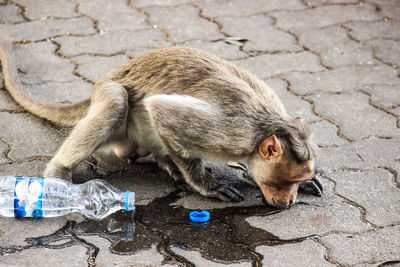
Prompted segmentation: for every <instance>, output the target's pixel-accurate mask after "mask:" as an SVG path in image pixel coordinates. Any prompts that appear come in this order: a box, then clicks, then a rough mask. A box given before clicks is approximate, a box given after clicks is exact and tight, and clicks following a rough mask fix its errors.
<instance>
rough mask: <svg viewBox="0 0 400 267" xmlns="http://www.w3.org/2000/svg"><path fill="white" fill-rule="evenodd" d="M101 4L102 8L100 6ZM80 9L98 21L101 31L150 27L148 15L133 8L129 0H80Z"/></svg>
mask: <svg viewBox="0 0 400 267" xmlns="http://www.w3.org/2000/svg"><path fill="white" fill-rule="evenodd" d="M99 6H101V8H99ZM79 11H80V12H81V13H83V14H85V15H88V16H89V17H90V18H93V19H95V20H96V21H97V26H98V28H99V29H100V30H101V31H112V30H140V29H146V28H150V26H149V25H148V24H147V21H146V20H147V17H146V16H145V15H144V14H142V13H140V12H138V11H136V10H135V9H134V8H131V7H130V6H129V5H128V4H127V1H124V0H115V1H112V2H110V1H107V0H100V1H90V0H80V1H79Z"/></svg>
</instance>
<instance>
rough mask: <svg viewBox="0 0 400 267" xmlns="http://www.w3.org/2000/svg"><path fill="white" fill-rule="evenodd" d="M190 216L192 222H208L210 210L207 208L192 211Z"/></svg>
mask: <svg viewBox="0 0 400 267" xmlns="http://www.w3.org/2000/svg"><path fill="white" fill-rule="evenodd" d="M189 216H190V220H191V221H192V222H207V221H209V220H210V212H209V211H206V210H203V211H192V212H191V213H190V214H189Z"/></svg>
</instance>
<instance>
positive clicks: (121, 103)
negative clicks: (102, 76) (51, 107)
mask: <svg viewBox="0 0 400 267" xmlns="http://www.w3.org/2000/svg"><path fill="white" fill-rule="evenodd" d="M127 112H128V94H127V92H126V90H125V88H124V87H122V86H121V85H120V84H118V83H115V82H112V81H108V82H103V83H99V84H95V86H94V88H93V94H92V99H91V104H90V108H89V111H88V114H87V115H86V117H85V118H83V119H82V120H81V121H79V122H78V124H77V125H76V126H75V128H74V129H73V131H72V132H71V134H70V135H69V137H68V138H67V139H66V140H65V141H64V143H63V145H62V146H61V148H60V149H59V151H58V152H57V154H56V155H55V156H54V157H53V159H52V160H51V161H50V162H49V163H48V165H47V167H46V170H45V171H44V176H45V177H57V178H63V179H67V180H71V176H72V171H73V170H74V169H75V167H76V166H77V165H78V164H79V163H80V162H81V161H82V160H83V159H85V158H87V157H88V156H89V155H91V154H92V153H93V152H94V151H95V150H96V149H98V148H99V147H100V146H102V145H104V144H106V143H107V141H109V140H110V138H111V137H113V135H116V133H118V132H120V131H121V130H123V129H124V127H125V123H126V116H127Z"/></svg>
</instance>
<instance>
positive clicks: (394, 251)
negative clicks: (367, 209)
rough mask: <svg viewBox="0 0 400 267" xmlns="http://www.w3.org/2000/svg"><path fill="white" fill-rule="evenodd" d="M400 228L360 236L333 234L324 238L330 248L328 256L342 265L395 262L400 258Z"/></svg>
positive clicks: (323, 241) (380, 230) (388, 228)
mask: <svg viewBox="0 0 400 267" xmlns="http://www.w3.org/2000/svg"><path fill="white" fill-rule="evenodd" d="M399 240H400V226H391V227H385V228H383V229H379V230H375V231H372V232H365V233H360V234H353V235H352V237H349V235H348V234H333V235H329V236H325V237H322V239H321V241H322V243H323V244H325V245H326V246H328V248H329V252H328V255H329V257H330V258H331V259H333V260H334V261H336V262H338V263H340V264H341V265H346V266H349V265H354V264H360V265H361V266H365V265H364V264H367V263H377V264H375V266H377V265H378V263H381V262H388V261H391V260H393V261H395V260H398V259H399V258H400V242H399Z"/></svg>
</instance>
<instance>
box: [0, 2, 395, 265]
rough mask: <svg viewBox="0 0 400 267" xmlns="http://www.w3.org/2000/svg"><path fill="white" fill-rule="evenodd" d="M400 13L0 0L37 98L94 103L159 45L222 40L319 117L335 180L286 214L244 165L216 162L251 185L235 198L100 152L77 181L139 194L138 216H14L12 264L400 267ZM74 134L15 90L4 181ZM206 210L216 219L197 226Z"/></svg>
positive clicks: (290, 100)
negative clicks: (25, 104)
mask: <svg viewBox="0 0 400 267" xmlns="http://www.w3.org/2000/svg"><path fill="white" fill-rule="evenodd" d="M399 18H400V3H399V1H398V0H382V1H378V0H366V1H357V0H318V1H314V0H289V1H283V0H282V1H278V0H276V1H270V0H246V1H241V0H230V1H228V0H194V1H190V0H165V1H158V0H154V1H147V0H146V1H145V0H131V1H124V0H115V1H106V0H100V1H91V0H85V1H70V0H40V1H29V0H13V1H9V0H0V33H2V32H5V33H7V35H9V36H10V37H11V38H12V39H13V41H14V42H15V46H16V56H17V58H18V69H19V75H20V77H21V79H22V82H23V84H24V86H25V90H26V91H27V92H29V93H30V94H31V95H34V96H35V97H37V98H39V99H41V100H45V101H53V102H72V101H76V100H80V99H83V98H85V97H88V96H89V95H90V92H91V86H92V84H93V83H94V81H96V80H97V79H99V78H100V77H101V76H102V75H104V74H105V73H107V72H108V71H109V70H111V69H113V68H115V67H117V66H119V65H121V64H123V63H125V62H127V61H128V60H129V59H131V58H133V57H135V56H137V55H140V54H142V53H145V52H146V51H149V50H152V49H155V48H160V47H169V46H174V45H175V46H176V45H180V46H187V47H193V48H197V49H202V50H206V51H209V52H211V53H214V54H216V55H218V56H220V57H222V58H224V59H227V60H229V61H231V62H233V63H235V64H237V65H239V66H242V67H245V68H246V69H248V70H250V71H252V72H253V73H255V74H256V75H258V76H259V77H260V78H262V79H264V80H265V82H266V83H267V84H269V85H270V86H271V87H272V88H273V89H274V90H275V92H276V93H277V94H278V95H279V97H280V98H281V99H282V101H283V102H284V104H285V106H286V108H287V109H288V112H289V113H290V114H291V115H293V116H302V117H304V118H305V119H306V120H307V121H309V122H310V123H311V124H312V126H313V128H314V130H315V135H314V137H315V141H316V143H317V144H318V146H319V148H320V156H319V158H318V163H317V164H318V169H319V172H320V174H321V177H322V180H323V182H324V185H325V191H324V195H323V196H322V197H316V196H313V195H308V194H300V195H299V198H298V201H297V204H296V205H295V206H293V207H291V208H290V209H282V210H280V209H275V208H271V207H267V206H265V205H263V203H262V200H261V193H260V191H259V190H258V189H257V188H255V187H253V186H252V185H251V184H249V183H248V182H247V180H248V179H249V178H250V179H251V177H250V174H249V173H248V172H246V171H245V170H243V169H242V168H241V167H240V165H239V166H238V165H237V164H233V165H232V164H231V165H227V164H211V163H210V168H212V169H213V172H214V173H215V174H216V175H217V177H218V178H219V180H220V182H222V183H228V182H230V183H234V185H235V187H237V188H238V189H240V190H241V191H242V192H243V194H244V195H245V200H244V201H243V202H241V203H222V202H218V201H215V200H212V199H205V198H203V197H201V196H199V195H196V194H192V193H189V192H186V191H182V190H181V189H179V188H177V187H176V186H175V185H174V184H173V183H172V181H171V179H169V177H168V176H167V175H166V174H165V173H164V172H163V171H160V170H159V169H158V167H157V166H156V164H155V163H154V162H152V160H151V158H148V159H143V160H141V161H140V162H138V163H136V164H134V165H133V166H130V165H128V164H126V163H124V162H121V161H119V160H118V159H116V158H114V157H112V156H110V155H105V154H103V153H101V152H98V153H96V154H95V155H93V157H91V158H89V159H88V160H87V161H85V162H83V163H82V164H81V165H80V166H79V168H78V169H77V171H76V173H75V175H74V177H73V179H74V182H76V183H82V182H85V181H87V180H89V179H93V178H101V179H105V180H107V181H108V182H110V183H112V184H113V185H114V186H116V187H118V188H120V189H121V190H131V191H134V192H135V193H136V196H137V203H136V210H135V212H130V213H126V212H117V213H116V214H113V215H112V216H110V217H108V218H106V219H105V220H103V221H100V222H97V221H91V220H87V219H85V218H84V217H83V216H81V215H79V214H70V215H67V216H64V217H59V218H51V219H43V220H35V219H14V218H0V266H262V265H265V266H398V265H400V181H399V172H400V156H399V155H400V78H399V66H400V44H399V40H400V19H399ZM0 81H1V82H2V76H1V75H0ZM69 130H70V129H69V128H67V127H62V126H58V125H54V124H51V123H49V122H46V121H44V120H41V119H38V118H36V117H35V116H32V115H31V114H29V113H27V112H26V111H24V110H23V109H22V108H21V107H19V106H18V105H16V104H15V102H14V101H13V100H12V99H11V98H10V96H9V94H8V93H7V92H6V91H5V89H4V86H3V85H1V88H0V175H29V176H40V175H41V173H42V171H43V170H44V167H45V165H46V163H47V162H48V160H49V159H50V158H51V157H52V156H53V155H54V154H55V152H56V151H57V149H58V147H59V146H60V144H61V143H62V141H63V140H64V139H65V137H66V136H67V134H68V132H69ZM231 178H234V179H231ZM203 209H206V210H209V211H210V212H211V220H210V223H209V225H206V226H204V225H203V227H200V226H198V225H192V224H190V222H189V212H190V211H192V210H203Z"/></svg>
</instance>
